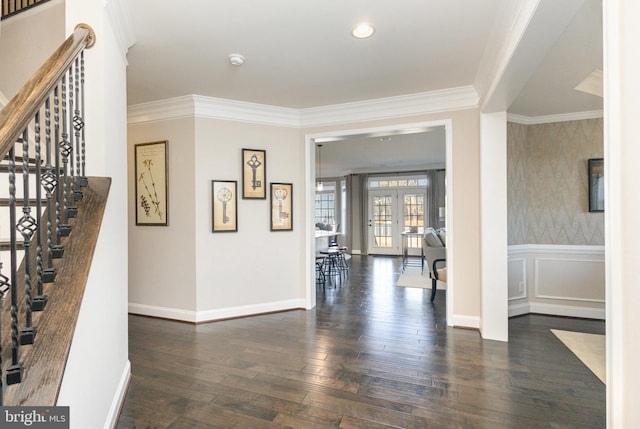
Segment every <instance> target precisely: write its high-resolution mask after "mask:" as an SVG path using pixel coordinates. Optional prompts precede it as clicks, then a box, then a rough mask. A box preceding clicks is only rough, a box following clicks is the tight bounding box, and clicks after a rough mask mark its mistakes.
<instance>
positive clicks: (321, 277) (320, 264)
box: [316, 255, 327, 287]
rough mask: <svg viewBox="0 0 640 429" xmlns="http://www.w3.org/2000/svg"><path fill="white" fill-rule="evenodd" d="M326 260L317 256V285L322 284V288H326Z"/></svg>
mask: <svg viewBox="0 0 640 429" xmlns="http://www.w3.org/2000/svg"><path fill="white" fill-rule="evenodd" d="M324 259H325V257H324V256H322V255H316V283H318V282H320V283H322V287H324V286H325V284H326V280H327V276H326V275H325V274H324Z"/></svg>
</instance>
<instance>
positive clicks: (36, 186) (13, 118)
mask: <svg viewBox="0 0 640 429" xmlns="http://www.w3.org/2000/svg"><path fill="white" fill-rule="evenodd" d="M94 41H95V35H94V33H93V30H92V29H91V27H89V26H88V25H86V24H79V25H78V26H77V27H76V28H75V30H74V32H73V34H72V35H71V36H69V38H68V39H67V40H66V41H65V42H64V43H62V45H60V47H59V48H58V49H57V50H56V51H55V52H54V53H53V55H51V57H49V59H48V60H47V61H46V62H45V63H44V64H43V65H42V67H40V69H39V70H38V71H37V72H36V73H35V74H34V75H33V76H32V77H31V78H30V79H29V81H28V82H27V83H26V84H25V85H24V86H23V87H22V89H21V90H20V91H19V92H18V94H17V95H16V96H15V97H13V99H11V100H10V101H9V103H8V104H7V105H6V106H5V107H4V108H3V109H2V110H1V111H0V160H2V163H3V164H0V172H4V173H5V174H6V175H7V176H8V185H7V187H6V189H7V190H8V198H7V199H6V204H0V206H7V207H8V211H9V213H8V216H5V218H7V219H2V218H0V221H1V223H0V234H9V243H8V245H6V246H5V247H8V248H9V256H8V259H9V261H10V266H9V267H8V269H7V268H6V267H4V266H3V262H2V260H0V310H4V303H3V302H2V301H4V300H7V299H8V301H9V302H10V311H1V312H0V405H2V399H3V395H2V392H3V386H4V383H6V384H7V385H12V384H17V383H21V382H22V380H23V378H24V377H26V374H27V372H28V368H23V365H22V363H21V348H22V347H29V346H31V345H33V344H34V343H35V341H36V334H37V326H36V325H35V323H34V318H33V316H34V313H35V312H42V311H44V310H45V307H46V304H47V296H46V294H45V293H44V284H45V283H52V282H54V281H55V277H56V270H55V267H54V264H53V260H54V259H56V258H61V257H62V256H63V253H64V247H63V237H66V236H68V235H69V234H70V233H71V229H72V226H71V225H70V222H69V219H71V218H74V217H76V215H77V208H76V205H75V202H77V201H79V200H81V199H82V195H83V194H82V188H83V187H85V186H87V179H86V176H85V116H84V111H85V95H84V93H85V91H84V82H85V63H84V49H87V48H90V47H91V46H92V45H93V43H94ZM74 155H75V156H74ZM0 183H1V182H0ZM1 190H2V187H0V191H1ZM5 210H6V209H5ZM18 212H19V213H18ZM19 249H23V250H21V252H22V253H23V254H24V255H23V257H21V255H20V254H19V251H20V250H19ZM20 259H22V262H21V265H20V268H19V263H20ZM5 313H10V346H9V341H8V338H7V341H6V346H5V337H6V335H3V334H6V333H7V330H6V329H5V330H4V331H3V329H2V326H3V325H5V323H6V322H5V319H6V317H8V316H7V315H6V314H5ZM9 350H10V352H9ZM5 360H8V361H9V362H8V363H7V364H6V365H3V361H5ZM3 377H4V378H3Z"/></svg>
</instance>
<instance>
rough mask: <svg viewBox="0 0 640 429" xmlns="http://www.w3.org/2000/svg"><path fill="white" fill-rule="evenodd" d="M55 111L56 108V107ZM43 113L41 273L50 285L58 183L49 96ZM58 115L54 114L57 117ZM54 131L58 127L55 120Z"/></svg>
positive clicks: (54, 273)
mask: <svg viewBox="0 0 640 429" xmlns="http://www.w3.org/2000/svg"><path fill="white" fill-rule="evenodd" d="M57 100H58V87H57V86H56V87H55V89H54V99H53V102H54V103H57ZM56 109H57V106H56ZM44 112H45V122H44V123H45V127H44V129H45V152H46V153H45V158H46V160H45V161H46V165H45V167H44V174H43V175H42V187H43V188H44V190H45V191H46V197H47V268H45V269H44V271H43V273H42V281H43V282H44V283H52V282H53V281H54V280H55V279H56V269H55V268H54V267H53V257H54V250H53V212H54V210H53V191H54V190H55V189H56V184H57V182H58V179H57V175H55V174H54V173H53V166H52V165H51V96H49V97H47V99H46V100H45V102H44ZM57 115H58V113H57V112H56V113H55V116H56V117H57ZM55 120H56V125H55V126H56V129H57V127H58V124H57V120H58V119H57V118H56V119H55Z"/></svg>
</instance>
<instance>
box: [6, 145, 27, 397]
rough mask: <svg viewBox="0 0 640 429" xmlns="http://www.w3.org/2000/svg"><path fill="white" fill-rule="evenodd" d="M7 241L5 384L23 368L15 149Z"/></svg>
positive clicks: (11, 156) (11, 158) (16, 380)
mask: <svg viewBox="0 0 640 429" xmlns="http://www.w3.org/2000/svg"><path fill="white" fill-rule="evenodd" d="M9 225H10V226H11V227H10V228H9V241H10V243H11V244H10V253H11V276H10V278H11V365H10V366H9V367H8V368H7V384H8V385H11V384H16V383H20V382H21V381H22V373H23V372H24V368H23V367H22V364H21V363H20V362H19V361H18V351H19V348H20V343H19V341H18V293H17V289H18V274H17V272H18V255H17V249H16V240H17V234H16V228H15V225H16V156H15V148H13V147H12V148H11V150H10V151H9Z"/></svg>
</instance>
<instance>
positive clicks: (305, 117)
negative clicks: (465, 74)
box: [128, 86, 478, 128]
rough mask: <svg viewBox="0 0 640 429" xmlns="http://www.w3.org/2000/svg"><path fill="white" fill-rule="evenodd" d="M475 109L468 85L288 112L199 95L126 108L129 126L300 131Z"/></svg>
mask: <svg viewBox="0 0 640 429" xmlns="http://www.w3.org/2000/svg"><path fill="white" fill-rule="evenodd" d="M476 107H478V94H477V93H476V91H475V89H474V88H473V87H471V86H466V87H460V88H451V89H444V90H438V91H430V92H423V93H417V94H409V95H402V96H398V97H388V98H378V99H373V100H365V101H357V102H353V103H344V104H334V105H329V106H321V107H314V108H309V109H290V108H286V107H278V106H269V105H265V104H257V103H249V102H245V101H236V100H227V99H222V98H213V97H205V96H201V95H185V96H181V97H175V98H168V99H165V100H160V101H152V102H148V103H141V104H135V105H131V106H129V108H128V123H130V124H136V123H144V122H154V121H162V120H169V119H177V118H183V117H187V116H195V117H200V118H211V119H221V120H230V121H240V122H248V123H257V124H266V125H276V126H283V127H292V128H303V127H310V126H327V125H334V124H343V123H350V122H358V121H372V120H379V119H388V118H397V117H406V116H413V115H420V114H427V113H435V112H446V111H452V110H462V109H469V108H476Z"/></svg>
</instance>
